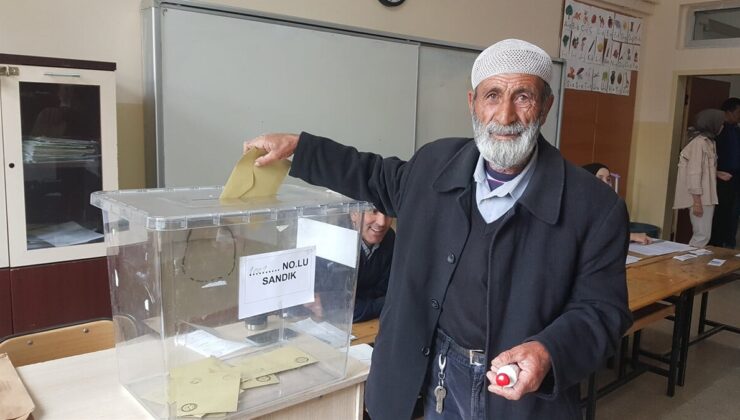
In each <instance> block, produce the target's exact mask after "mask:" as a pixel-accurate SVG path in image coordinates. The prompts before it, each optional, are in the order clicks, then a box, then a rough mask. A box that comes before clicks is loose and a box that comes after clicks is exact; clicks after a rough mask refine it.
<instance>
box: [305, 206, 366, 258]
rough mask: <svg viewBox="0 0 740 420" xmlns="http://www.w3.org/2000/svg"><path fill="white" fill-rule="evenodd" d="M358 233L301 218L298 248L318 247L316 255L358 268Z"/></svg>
mask: <svg viewBox="0 0 740 420" xmlns="http://www.w3.org/2000/svg"><path fill="white" fill-rule="evenodd" d="M357 235H358V233H357V231H356V230H353V229H347V228H343V227H340V226H336V225H332V224H329V223H324V222H319V221H317V220H312V219H308V218H306V217H301V218H299V219H298V232H297V235H296V246H297V247H302V246H311V245H315V246H316V255H317V256H319V257H321V258H325V259H327V260H329V261H334V262H336V263H339V264H342V265H346V266H347V267H352V268H355V267H357V251H358V248H359V247H358V246H357V245H358V241H357Z"/></svg>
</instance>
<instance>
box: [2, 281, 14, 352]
mask: <svg viewBox="0 0 740 420" xmlns="http://www.w3.org/2000/svg"><path fill="white" fill-rule="evenodd" d="M10 305H11V303H10V273H9V271H8V269H7V268H6V269H2V270H0V341H2V338H3V337H5V336H6V335H10V334H13V318H12V317H11V316H12V311H11V306H10Z"/></svg>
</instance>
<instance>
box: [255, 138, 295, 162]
mask: <svg viewBox="0 0 740 420" xmlns="http://www.w3.org/2000/svg"><path fill="white" fill-rule="evenodd" d="M296 146H298V135H297V134H286V133H274V134H263V135H261V136H259V137H255V138H253V139H252V140H247V141H245V142H244V149H243V153H247V152H248V151H250V150H252V149H262V150H264V151H266V152H267V154H266V155H264V156H261V157H259V158H257V159H256V160H255V161H254V164H255V166H262V165H269V164H270V163H272V162H275V161H278V160H280V159H287V158H289V157H290V156H292V155H293V152H294V151H295V148H296Z"/></svg>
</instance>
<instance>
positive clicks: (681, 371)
mask: <svg viewBox="0 0 740 420" xmlns="http://www.w3.org/2000/svg"><path fill="white" fill-rule="evenodd" d="M682 294H686V303H685V305H686V307H685V316H684V320H683V324H684V325H683V336H682V337H681V356H680V358H679V367H678V380H677V382H676V383H677V384H678V385H679V386H683V384H684V382H685V381H686V360H687V358H688V355H689V344H690V343H689V341H690V339H691V316H692V312H693V310H694V289H689V290H687V291H685V292H684V293H682Z"/></svg>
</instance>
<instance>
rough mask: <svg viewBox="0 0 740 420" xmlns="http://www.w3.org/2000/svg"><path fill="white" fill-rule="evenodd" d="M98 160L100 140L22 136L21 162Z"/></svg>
mask: <svg viewBox="0 0 740 420" xmlns="http://www.w3.org/2000/svg"><path fill="white" fill-rule="evenodd" d="M96 160H100V142H97V141H93V140H75V139H61V138H54V137H24V138H23V162H25V163H42V162H79V161H83V162H94V161H96Z"/></svg>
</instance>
